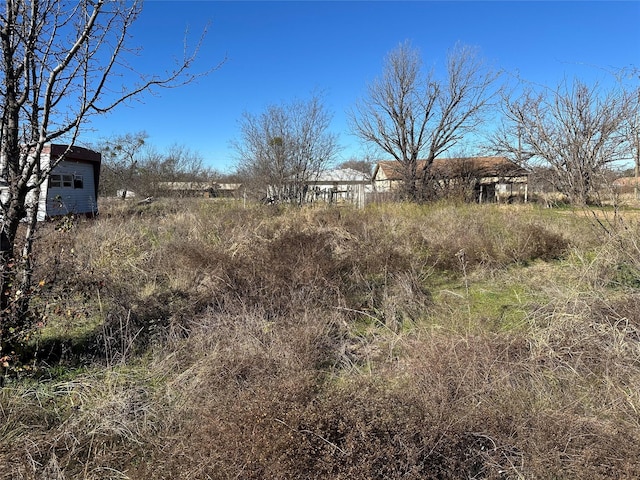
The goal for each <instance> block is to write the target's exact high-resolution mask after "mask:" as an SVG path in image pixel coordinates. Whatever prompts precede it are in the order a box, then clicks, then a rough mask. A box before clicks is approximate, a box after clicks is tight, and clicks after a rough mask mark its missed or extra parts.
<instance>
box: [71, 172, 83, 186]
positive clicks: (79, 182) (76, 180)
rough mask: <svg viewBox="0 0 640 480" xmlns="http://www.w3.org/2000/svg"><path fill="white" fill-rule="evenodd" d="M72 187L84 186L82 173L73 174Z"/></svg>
mask: <svg viewBox="0 0 640 480" xmlns="http://www.w3.org/2000/svg"><path fill="white" fill-rule="evenodd" d="M73 188H84V179H83V178H82V175H74V176H73Z"/></svg>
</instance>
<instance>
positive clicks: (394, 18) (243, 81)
mask: <svg viewBox="0 0 640 480" xmlns="http://www.w3.org/2000/svg"><path fill="white" fill-rule="evenodd" d="M639 24H640V2H639V1H625V2H615V1H581V2H571V1H561V2H555V1H535V2H524V1H490V2H484V1H476V2H465V1H437V2H428V1H424V2H423V1H409V2H403V1H396V2H385V1H354V2H346V1H317V2H313V1H309V2H297V1H285V2H271V1H260V2H251V1H235V2H232V1H223V2H220V1H208V0H199V1H176V0H147V1H146V2H145V5H144V9H143V12H142V14H141V16H140V18H139V20H138V21H137V23H136V25H135V28H134V30H133V31H132V39H131V45H132V46H139V47H142V51H141V53H140V55H139V56H137V57H135V58H132V59H131V60H130V61H131V63H132V65H133V66H134V67H136V68H137V69H139V70H140V71H153V70H154V69H155V70H160V71H162V70H164V69H166V68H167V67H170V66H171V62H172V59H173V58H175V57H179V56H180V54H181V51H182V48H183V40H184V34H185V29H187V28H188V29H189V32H190V33H189V38H190V40H191V42H192V43H195V42H196V41H197V39H198V36H199V32H201V31H202V30H203V29H204V28H205V27H206V26H207V25H208V34H207V35H206V37H205V39H204V43H203V45H202V49H201V51H200V55H199V57H198V60H197V62H196V65H195V66H194V68H195V70H196V71H205V70H208V69H209V68H211V67H213V66H215V65H217V64H218V63H219V62H220V61H222V60H223V59H225V58H226V61H225V63H224V64H223V65H222V66H221V67H220V68H219V69H218V70H216V71H214V72H213V73H211V74H210V75H208V76H207V77H204V78H201V79H199V80H198V81H197V82H196V83H194V84H190V85H187V86H184V87H181V88H178V89H173V90H160V91H158V92H157V93H156V95H153V96H151V95H147V96H145V97H144V98H143V99H142V101H140V102H133V103H131V104H130V105H129V106H123V107H120V108H118V109H117V110H116V111H114V112H112V113H111V114H109V115H106V116H104V117H102V118H99V119H96V120H94V121H93V123H92V125H91V127H92V128H93V129H94V130H93V132H88V133H87V134H86V135H85V136H84V138H83V140H85V141H92V140H93V139H94V138H95V137H99V136H107V137H108V136H111V135H114V134H124V133H128V132H137V131H140V130H145V131H146V132H147V133H148V134H149V139H148V142H149V143H150V144H152V145H155V146H157V147H158V148H160V149H162V148H165V147H168V146H169V145H171V144H181V145H186V146H188V147H189V148H191V149H193V150H195V151H197V152H199V153H200V154H201V155H202V157H203V159H204V160H205V162H206V164H207V165H209V166H211V167H213V168H215V169H218V170H220V171H230V170H231V169H233V166H234V163H235V160H234V152H233V150H232V149H231V148H230V145H229V143H230V141H231V140H232V139H237V138H238V136H239V129H238V121H239V120H240V119H241V116H242V113H243V112H245V111H246V112H249V113H252V114H259V113H261V112H262V111H264V110H265V108H266V107H267V106H268V105H270V104H280V103H289V102H290V101H291V100H294V99H305V98H308V97H309V96H310V94H311V93H312V92H313V91H322V92H323V93H324V97H323V98H324V102H325V105H326V107H327V109H328V110H329V111H330V112H331V113H332V114H333V122H332V126H331V131H332V132H333V133H335V134H337V135H338V136H339V142H340V144H341V145H342V146H343V150H342V152H341V154H340V156H339V158H338V160H339V161H340V160H347V159H350V158H354V157H359V156H362V155H363V154H364V152H365V149H364V148H363V147H362V145H361V144H360V142H359V140H358V139H357V138H355V137H353V136H352V135H350V133H349V131H348V126H347V121H346V118H347V115H346V111H347V110H348V109H349V108H351V107H352V106H353V104H354V103H355V101H356V100H357V99H358V98H359V97H362V96H363V95H364V93H365V91H366V86H367V84H368V83H369V82H371V81H372V80H373V79H374V78H375V77H376V76H378V75H380V73H381V72H382V64H383V60H384V57H385V55H386V54H387V53H388V52H389V51H390V50H392V49H393V48H395V47H396V46H397V45H398V44H399V43H401V42H403V41H405V40H410V41H411V43H412V45H413V46H414V47H417V48H418V49H420V51H421V53H422V58H423V61H424V64H425V65H426V66H427V67H433V68H434V69H435V71H436V72H437V71H442V67H443V65H444V59H445V57H446V53H447V50H448V49H450V48H451V47H452V46H453V45H454V44H455V43H456V42H462V43H464V44H468V45H474V46H477V47H479V49H480V51H481V53H482V56H483V57H484V58H485V59H486V60H487V61H488V62H489V63H491V64H492V65H493V66H495V68H498V69H502V70H505V71H506V72H507V73H509V74H512V75H519V76H520V77H522V78H523V79H526V80H528V81H532V82H537V83H542V84H546V85H550V86H554V85H556V84H557V83H558V82H559V81H561V80H562V79H563V78H573V77H574V76H577V77H579V78H582V79H583V80H586V81H590V82H591V81H596V80H599V81H602V82H607V81H608V79H609V77H608V75H607V74H606V73H605V71H606V70H607V69H619V68H624V67H632V66H635V67H640V33H639V31H638V25H639Z"/></svg>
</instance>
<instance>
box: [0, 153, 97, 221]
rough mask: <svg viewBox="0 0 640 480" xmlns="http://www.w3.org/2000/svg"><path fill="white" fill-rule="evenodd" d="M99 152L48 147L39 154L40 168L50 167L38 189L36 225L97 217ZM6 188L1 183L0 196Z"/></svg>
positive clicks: (2, 195) (5, 185) (4, 192)
mask: <svg viewBox="0 0 640 480" xmlns="http://www.w3.org/2000/svg"><path fill="white" fill-rule="evenodd" d="M101 159H102V156H101V155H100V153H98V152H94V151H93V150H89V149H87V148H82V147H76V146H68V145H57V144H47V145H45V146H44V149H43V150H42V155H41V159H40V168H41V169H42V170H46V169H47V168H48V167H49V165H51V163H52V162H58V160H59V163H58V164H57V165H56V166H55V167H53V169H52V170H51V173H50V174H49V177H48V180H47V181H45V182H43V183H42V184H41V185H40V196H39V199H38V217H37V218H38V221H42V220H45V219H46V218H51V217H56V216H61V215H66V214H68V213H74V214H84V215H89V216H93V215H96V214H97V213H98V202H97V198H98V181H99V179H100V161H101ZM8 189H9V186H8V185H7V183H6V182H4V181H2V182H1V183H0V196H1V197H4V196H5V195H6V192H7V191H8ZM33 198H34V194H33V193H31V194H30V195H28V196H27V201H26V203H27V205H29V204H32V203H33Z"/></svg>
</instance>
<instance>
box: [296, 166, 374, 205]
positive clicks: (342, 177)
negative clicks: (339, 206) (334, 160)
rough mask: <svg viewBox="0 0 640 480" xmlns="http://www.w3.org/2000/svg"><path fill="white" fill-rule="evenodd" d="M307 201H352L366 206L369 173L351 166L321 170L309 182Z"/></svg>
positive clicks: (369, 181) (369, 182) (369, 184)
mask: <svg viewBox="0 0 640 480" xmlns="http://www.w3.org/2000/svg"><path fill="white" fill-rule="evenodd" d="M307 185H308V187H307V191H306V195H305V201H306V202H307V203H311V202H318V201H322V202H327V203H350V204H353V205H355V206H357V207H359V208H362V207H364V203H365V195H366V194H367V193H368V192H369V191H370V189H371V188H370V187H371V179H370V177H369V176H368V175H366V174H364V173H362V172H359V171H358V170H353V169H351V168H338V169H334V170H325V171H322V172H320V173H319V174H318V175H317V176H315V178H312V179H311V180H310V181H309V182H307Z"/></svg>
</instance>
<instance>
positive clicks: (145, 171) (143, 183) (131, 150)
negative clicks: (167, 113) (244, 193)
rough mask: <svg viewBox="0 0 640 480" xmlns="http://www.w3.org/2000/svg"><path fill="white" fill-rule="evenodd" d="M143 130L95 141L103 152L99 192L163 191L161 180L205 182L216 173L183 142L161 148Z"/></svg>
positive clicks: (137, 192)
mask: <svg viewBox="0 0 640 480" xmlns="http://www.w3.org/2000/svg"><path fill="white" fill-rule="evenodd" d="M147 138H148V135H147V133H146V132H137V133H126V134H123V135H114V136H112V137H109V138H106V139H103V140H101V141H100V142H98V145H97V147H96V148H97V149H98V150H99V151H100V152H102V168H101V170H102V173H101V176H100V193H101V194H102V195H116V194H118V195H119V196H121V198H122V199H123V200H124V199H126V195H127V194H126V192H134V193H136V194H140V195H145V196H157V195H158V194H159V193H164V192H163V189H162V188H160V187H161V182H206V181H210V180H211V179H212V178H214V177H216V178H217V176H218V175H219V174H218V173H217V172H215V171H214V170H213V169H211V168H207V167H206V166H205V165H204V162H203V158H202V156H201V155H200V154H199V153H198V152H196V151H193V150H191V149H190V148H188V147H187V146H184V145H179V144H174V145H171V146H170V147H169V148H168V149H167V150H166V151H160V150H158V149H157V148H156V147H154V146H153V145H152V144H150V143H148V142H147Z"/></svg>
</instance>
